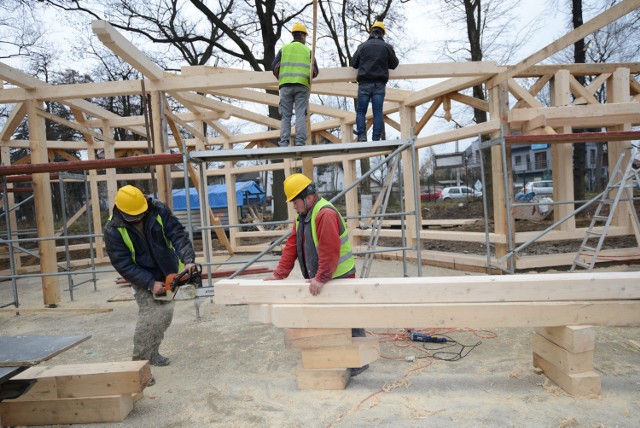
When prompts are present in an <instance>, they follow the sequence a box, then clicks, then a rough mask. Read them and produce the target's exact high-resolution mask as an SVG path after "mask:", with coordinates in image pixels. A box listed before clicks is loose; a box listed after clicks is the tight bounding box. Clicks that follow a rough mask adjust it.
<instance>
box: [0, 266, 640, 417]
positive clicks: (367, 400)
mask: <svg viewBox="0 0 640 428" xmlns="http://www.w3.org/2000/svg"><path fill="white" fill-rule="evenodd" d="M619 269H620V268H619ZM622 269H624V270H638V269H640V266H629V267H623V268H622ZM410 273H411V274H413V273H412V272H410ZM464 274H465V273H462V272H456V271H450V270H446V269H438V268H432V267H426V268H425V272H423V275H424V276H436V275H437V276H442V275H464ZM371 276H378V277H382V276H402V264H401V263H399V262H391V261H375V262H374V264H373V268H372V274H371ZM115 278H116V274H115V273H114V274H113V275H109V274H101V276H100V280H99V282H98V290H97V291H93V286H92V284H84V285H81V286H80V288H79V289H77V290H76V291H75V300H74V301H70V299H69V293H68V291H63V295H62V303H61V306H63V307H94V308H113V312H109V313H99V314H79V315H68V314H67V315H63V314H43V313H37V314H34V313H24V314H22V315H20V316H14V315H12V314H8V313H0V322H1V325H2V327H1V328H0V331H1V333H0V334H3V335H42V334H79V333H84V334H91V335H92V338H91V339H90V340H88V341H86V342H84V343H83V344H81V345H79V346H77V347H75V348H73V349H70V350H68V351H66V352H64V353H62V354H60V355H58V356H56V357H54V358H53V359H52V360H51V361H49V362H47V363H46V364H50V365H55V364H70V363H91V362H108V361H121V360H129V359H130V357H131V351H132V335H133V330H134V325H135V321H136V317H137V306H136V304H135V302H134V301H125V302H114V303H110V302H107V300H108V299H109V298H111V297H114V296H115V295H118V294H120V293H122V292H123V291H125V289H123V288H121V287H119V286H117V285H116V284H115ZM9 285H10V283H1V284H0V299H1V300H0V301H2V302H6V301H8V300H11V294H10V288H9ZM61 285H62V288H63V289H65V288H66V280H65V279H61ZM19 298H20V302H21V305H22V306H23V307H41V306H42V293H41V290H40V282H39V280H38V279H23V280H21V281H20V283H19ZM201 315H202V316H201V319H200V320H199V321H198V320H197V319H196V316H195V309H194V307H193V302H178V304H177V306H176V311H175V317H174V320H173V324H172V326H171V327H170V328H169V330H168V331H167V335H166V337H165V341H164V343H163V345H162V347H161V349H160V350H161V352H162V353H163V354H164V355H166V356H168V357H170V358H171V360H172V363H171V365H170V366H168V367H159V368H157V367H154V368H153V374H154V376H155V378H156V380H157V384H156V385H155V386H153V387H149V388H147V389H146V390H145V398H144V399H142V400H141V401H139V402H138V403H136V404H135V406H134V409H133V411H132V412H131V413H130V414H129V416H128V417H127V418H126V419H125V421H124V422H122V423H120V424H94V425H88V426H93V427H95V426H124V427H211V426H221V427H222V426H224V427H254V426H259V427H272V426H273V427H276V426H277V427H302V426H304V427H329V426H336V427H365V426H366V427H370V426H383V427H391V426H394V427H395V426H403V427H405V426H408V427H417V426H429V427H452V426H456V427H493V426H500V427H505V426H507V427H510V426H518V427H520V426H531V427H636V426H638V424H639V422H638V420H639V418H638V415H639V414H640V370H639V369H638V366H639V363H640V350H639V349H637V348H634V347H633V345H632V344H631V343H630V342H629V340H630V339H631V340H635V341H638V340H640V328H597V336H596V337H597V349H596V352H595V366H596V371H598V372H599V373H600V374H601V376H602V391H603V392H602V395H601V396H600V397H594V398H583V399H575V398H572V397H570V396H567V395H566V394H565V393H564V392H563V391H562V390H560V389H559V388H557V387H556V386H555V385H554V384H552V383H550V382H549V381H548V380H546V378H545V377H544V376H543V375H538V374H536V373H535V372H534V370H533V367H532V356H531V346H530V336H531V330H530V329H492V330H491V331H490V332H454V333H451V334H450V336H451V337H452V338H453V339H455V340H457V341H458V342H460V343H463V344H467V345H473V344H475V343H477V342H481V344H480V345H478V346H477V347H475V348H474V349H472V350H471V351H470V352H469V353H468V355H466V357H464V358H462V359H461V360H460V361H455V362H450V361H449V362H448V361H441V360H434V359H431V358H419V359H417V360H416V362H406V361H405V360H404V357H405V356H410V355H415V356H418V357H420V356H424V355H425V353H424V352H423V350H422V349H419V348H410V347H407V346H406V345H407V342H405V341H402V340H393V335H394V334H395V333H399V331H381V330H374V331H371V333H373V334H379V335H381V338H382V341H383V343H382V344H381V353H382V358H381V359H380V360H378V361H376V362H375V363H373V364H372V365H371V368H370V369H369V370H368V371H365V372H364V373H362V374H361V375H360V376H358V377H355V378H353V379H352V381H351V383H350V384H349V386H348V388H347V389H346V390H344V391H299V390H298V389H297V388H296V382H295V378H294V370H295V368H296V366H297V365H298V363H299V358H300V357H299V354H298V351H296V350H293V349H285V348H284V345H283V332H282V330H281V329H278V328H276V327H274V326H272V325H262V324H254V323H249V321H248V309H247V307H246V306H219V305H215V304H212V303H210V302H207V303H205V304H204V305H203V306H202V308H201ZM412 327H420V326H412ZM422 327H424V328H427V327H429V326H422ZM493 336H495V337H493ZM465 352H466V350H465Z"/></svg>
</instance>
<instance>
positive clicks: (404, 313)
mask: <svg viewBox="0 0 640 428" xmlns="http://www.w3.org/2000/svg"><path fill="white" fill-rule="evenodd" d="M270 315H271V323H272V324H273V325H275V326H276V327H282V328H313V327H315V328H318V327H322V328H348V327H352V326H354V325H358V326H360V327H364V328H407V326H412V327H414V328H417V327H424V328H426V327H442V328H452V327H467V328H487V327H553V326H558V325H600V326H619V327H627V326H637V325H639V324H640V301H638V300H629V301H609V300H603V301H598V302H594V301H591V300H585V301H573V302H521V303H432V304H429V303H423V304H403V305H394V304H379V305H370V304H345V305H318V304H307V305H295V304H289V305H285V304H276V305H271V313H270Z"/></svg>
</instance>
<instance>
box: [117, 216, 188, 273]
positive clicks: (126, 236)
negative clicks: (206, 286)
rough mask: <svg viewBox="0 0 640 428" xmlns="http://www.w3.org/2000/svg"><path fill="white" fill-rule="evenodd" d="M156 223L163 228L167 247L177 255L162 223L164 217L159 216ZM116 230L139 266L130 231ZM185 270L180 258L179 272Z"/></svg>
mask: <svg viewBox="0 0 640 428" xmlns="http://www.w3.org/2000/svg"><path fill="white" fill-rule="evenodd" d="M112 217H113V215H111V216H109V220H111V218H112ZM156 221H157V222H158V223H160V227H162V236H164V240H165V242H166V243H167V247H168V248H169V249H170V250H172V251H173V252H174V253H175V252H176V249H175V248H173V244H172V243H171V241H170V240H169V238H167V235H166V234H165V233H164V223H163V222H162V217H160V214H158V216H157V217H156ZM116 229H118V232H120V236H122V241H123V242H124V245H126V246H127V248H128V249H129V251H131V258H132V259H133V263H135V264H137V263H136V249H135V248H134V246H133V241H132V240H131V237H130V236H129V230H128V229H127V228H126V227H117V228H116ZM176 256H177V254H176ZM183 270H184V263H182V260H180V257H178V272H182V271H183Z"/></svg>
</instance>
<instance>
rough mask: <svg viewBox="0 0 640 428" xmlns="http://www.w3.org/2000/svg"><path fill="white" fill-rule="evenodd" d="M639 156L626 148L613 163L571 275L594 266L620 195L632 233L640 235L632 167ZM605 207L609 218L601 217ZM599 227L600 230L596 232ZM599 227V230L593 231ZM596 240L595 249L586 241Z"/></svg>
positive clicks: (635, 172) (635, 150)
mask: <svg viewBox="0 0 640 428" xmlns="http://www.w3.org/2000/svg"><path fill="white" fill-rule="evenodd" d="M628 151H631V154H630V156H629V158H628V159H629V160H628V162H627V165H626V166H625V167H624V171H621V166H622V163H623V161H624V159H625V157H626V155H627V152H628ZM637 154H638V147H636V146H632V147H628V148H626V149H625V150H624V151H623V152H622V153H621V154H620V157H619V158H618V161H617V162H616V166H615V168H614V170H613V172H612V173H611V174H610V175H609V182H608V183H607V187H606V189H605V190H604V191H603V192H602V193H601V195H602V196H601V198H600V202H599V204H598V207H597V208H596V211H595V213H594V215H593V218H592V219H591V223H590V224H589V228H588V229H587V231H586V233H585V237H584V239H583V240H582V244H580V248H579V249H578V253H577V254H576V257H575V259H574V260H573V264H572V265H571V269H570V272H573V271H575V270H576V268H577V267H581V268H584V269H587V270H588V271H591V270H592V269H593V266H594V265H595V264H596V260H597V259H598V253H600V249H601V248H602V244H603V243H604V239H605V238H606V236H607V231H608V230H609V226H610V225H611V221H612V220H613V216H614V215H615V212H616V208H617V207H618V204H619V203H620V201H621V200H623V199H622V195H623V193H624V195H625V196H626V199H624V200H626V201H628V202H629V204H631V209H630V211H631V217H632V218H631V220H632V222H633V228H634V232H635V234H636V239H637V238H638V237H639V233H640V222H639V221H638V213H636V210H635V208H634V206H633V185H634V182H635V183H636V184H638V185H639V186H640V177H639V176H638V170H637V169H635V168H633V161H634V160H635V158H636V155H637ZM614 191H615V192H616V193H615V196H613V198H612V197H611V192H614ZM605 206H608V207H609V215H608V216H604V215H602V208H603V207H605ZM600 227H602V228H601V229H599V228H600ZM596 228H598V230H596ZM595 239H597V240H598V242H597V244H596V245H595V246H592V245H588V244H589V240H595ZM586 254H590V255H588V256H586V258H587V260H588V261H587V262H584V261H582V260H583V256H584V255H586Z"/></svg>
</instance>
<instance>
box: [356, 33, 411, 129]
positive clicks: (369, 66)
mask: <svg viewBox="0 0 640 428" xmlns="http://www.w3.org/2000/svg"><path fill="white" fill-rule="evenodd" d="M385 34H386V29H385V28H384V24H383V23H382V22H381V21H376V22H375V23H374V24H373V25H372V26H371V29H370V32H369V39H368V40H367V41H366V42H364V43H362V44H361V45H360V46H358V49H357V50H356V53H355V54H354V55H353V57H352V58H351V66H352V67H353V68H357V69H358V100H357V105H356V133H357V134H358V141H367V120H366V115H367V109H368V108H369V101H371V108H372V109H373V135H372V139H373V141H379V140H380V138H381V137H382V131H383V130H384V118H383V116H382V105H383V104H384V95H385V89H386V85H387V82H388V81H389V69H392V70H394V69H395V68H396V67H397V66H398V64H399V63H400V62H399V61H398V57H397V56H396V53H395V51H394V50H393V46H391V45H390V44H389V43H387V42H385V41H384V36H385Z"/></svg>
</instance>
